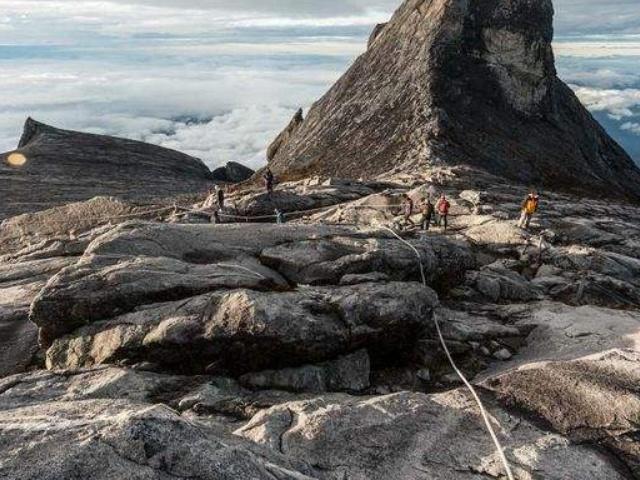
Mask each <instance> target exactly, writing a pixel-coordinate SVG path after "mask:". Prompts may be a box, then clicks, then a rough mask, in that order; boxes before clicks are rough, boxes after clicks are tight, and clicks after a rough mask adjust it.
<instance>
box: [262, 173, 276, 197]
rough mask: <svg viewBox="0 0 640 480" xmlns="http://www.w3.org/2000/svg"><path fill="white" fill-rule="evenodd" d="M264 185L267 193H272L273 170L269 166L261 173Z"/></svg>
mask: <svg viewBox="0 0 640 480" xmlns="http://www.w3.org/2000/svg"><path fill="white" fill-rule="evenodd" d="M263 178H264V183H265V186H266V187H267V193H269V194H272V193H273V182H274V181H275V177H274V176H273V172H272V171H271V169H270V168H267V171H266V172H264V175H263Z"/></svg>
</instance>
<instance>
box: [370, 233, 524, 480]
mask: <svg viewBox="0 0 640 480" xmlns="http://www.w3.org/2000/svg"><path fill="white" fill-rule="evenodd" d="M382 228H383V229H384V230H387V231H389V232H391V234H392V235H393V236H394V237H396V238H397V239H398V240H400V241H401V242H402V243H404V244H405V245H407V246H408V247H409V248H411V250H413V252H414V253H415V254H416V256H417V257H418V263H419V265H420V276H421V277H422V283H423V284H424V286H425V287H428V285H427V278H426V275H425V273H424V264H423V263H422V256H421V255H420V252H419V251H418V249H417V248H416V247H415V246H413V245H412V244H411V243H409V242H408V241H406V240H405V239H404V238H402V237H401V236H400V235H398V234H397V233H396V232H394V231H393V230H392V229H390V228H389V227H384V226H383V227H382ZM433 323H434V324H435V326H436V331H437V332H438V337H439V339H440V344H441V345H442V348H443V350H444V352H445V354H446V356H447V359H448V360H449V363H450V364H451V366H452V367H453V369H454V371H455V372H456V374H457V375H458V377H460V379H461V380H462V382H463V383H464V384H465V386H466V387H467V389H468V390H469V391H470V392H471V395H472V396H473V398H474V399H475V401H476V403H477V405H478V408H479V409H480V413H481V415H482V419H483V420H484V424H485V426H486V427H487V431H488V432H489V435H490V436H491V439H492V440H493V443H494V445H495V446H496V451H497V452H498V456H499V457H500V460H501V462H502V465H503V466H504V470H505V473H506V475H507V478H508V480H514V476H513V473H512V472H511V466H510V465H509V461H508V460H507V457H506V455H505V454H504V448H503V447H502V444H501V443H500V440H499V439H498V436H497V435H496V433H495V431H494V429H493V426H492V425H491V421H490V420H489V415H488V414H487V411H486V410H485V408H484V405H483V403H482V400H480V396H479V395H478V393H477V392H476V390H475V388H473V385H471V382H469V380H467V378H466V377H465V376H464V374H463V373H462V371H461V370H460V369H459V368H458V366H457V365H456V362H455V361H454V360H453V356H452V355H451V352H450V351H449V347H448V346H447V342H446V341H445V339H444V336H443V335H442V330H441V328H440V321H439V320H438V316H437V314H436V313H434V315H433ZM496 422H497V420H496Z"/></svg>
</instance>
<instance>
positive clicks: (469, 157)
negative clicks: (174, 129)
mask: <svg viewBox="0 0 640 480" xmlns="http://www.w3.org/2000/svg"><path fill="white" fill-rule="evenodd" d="M552 40H553V4H552V2H551V0H490V1H483V2H479V1H470V0H432V1H430V0H407V1H406V2H404V4H403V5H402V6H401V7H400V8H399V9H398V11H397V12H396V13H395V15H394V16H393V18H392V19H391V20H390V22H389V23H388V24H384V25H380V26H377V27H376V29H375V30H374V32H373V34H372V36H371V39H370V41H369V48H368V50H367V51H366V52H365V53H364V54H362V55H361V56H360V57H359V58H358V59H357V60H356V61H355V63H354V64H353V65H352V66H351V68H350V69H349V70H348V71H347V72H346V73H345V74H344V76H343V77H342V78H341V79H340V80H338V82H337V83H336V84H335V85H334V86H333V87H332V88H331V89H330V90H329V92H327V93H326V94H325V95H324V96H323V97H322V98H321V99H320V100H319V101H318V102H316V103H315V104H314V105H313V107H312V108H311V110H310V111H309V113H308V115H307V117H306V119H304V121H303V122H302V123H295V124H294V125H293V126H292V125H289V126H288V127H287V129H285V131H284V132H283V134H281V135H280V136H279V137H278V139H277V140H276V142H275V143H277V148H275V149H272V151H271V153H272V155H271V156H270V164H271V168H272V169H273V170H274V171H275V172H276V173H277V174H279V175H280V176H284V177H290V178H295V177H302V176H305V175H309V174H322V175H335V176H342V177H362V176H364V177H369V178H370V177H376V176H379V175H382V174H388V173H390V172H392V173H397V172H402V173H409V174H422V173H428V171H429V170H430V169H431V168H433V167H436V166H442V165H446V166H464V167H471V169H470V170H471V171H475V170H482V171H484V172H488V173H491V174H493V175H498V176H500V177H503V178H506V179H509V180H510V181H515V182H517V183H520V184H524V185H536V186H539V187H550V188H554V189H561V190H569V191H578V192H581V193H584V192H586V191H588V192H589V193H591V194H593V193H594V192H598V194H603V195H609V196H617V197H625V198H627V199H635V200H637V199H640V170H639V169H638V167H637V166H636V165H635V164H634V162H633V161H632V160H631V158H630V157H629V156H628V155H627V153H626V152H624V150H623V149H622V148H621V147H620V146H619V145H617V144H616V143H615V142H614V141H613V140H612V139H611V138H610V137H609V136H608V135H607V134H606V132H605V131H604V130H603V128H602V127H601V126H600V125H599V124H598V123H597V122H596V121H595V120H594V119H593V117H592V116H591V115H590V114H589V113H588V112H587V111H586V109H585V108H584V107H583V106H582V105H581V104H580V102H579V100H578V99H577V97H576V96H575V95H574V93H573V92H572V91H571V90H570V89H569V87H567V86H566V85H565V84H564V83H563V82H562V81H561V80H560V79H559V78H558V77H557V74H556V69H555V61H554V55H553V50H552V45H551V42H552Z"/></svg>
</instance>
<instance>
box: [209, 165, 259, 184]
mask: <svg viewBox="0 0 640 480" xmlns="http://www.w3.org/2000/svg"><path fill="white" fill-rule="evenodd" d="M254 173H255V172H254V171H253V170H252V169H250V168H249V167H245V166H244V165H242V164H241V163H237V162H229V163H227V164H226V165H225V166H224V167H220V168H216V169H215V170H214V171H213V172H212V173H211V176H212V178H213V180H216V181H218V182H227V183H241V182H244V181H245V180H249V179H250V178H251V176H252V175H253V174H254Z"/></svg>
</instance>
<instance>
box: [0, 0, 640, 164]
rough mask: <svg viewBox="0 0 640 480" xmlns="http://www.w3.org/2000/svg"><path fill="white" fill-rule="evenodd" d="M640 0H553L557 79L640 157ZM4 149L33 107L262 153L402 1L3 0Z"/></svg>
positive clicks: (230, 156) (146, 136)
mask: <svg viewBox="0 0 640 480" xmlns="http://www.w3.org/2000/svg"><path fill="white" fill-rule="evenodd" d="M639 2H640V0H610V1H607V2H602V1H596V0H556V2H555V5H556V39H557V41H556V45H555V47H556V53H557V55H558V66H559V72H560V75H561V76H562V77H563V78H564V79H565V80H566V81H567V82H569V83H570V84H571V85H572V87H573V88H574V89H575V90H576V92H577V93H578V95H579V96H580V98H581V99H582V100H583V102H584V103H585V104H587V106H588V107H589V108H590V109H591V110H592V111H593V112H594V114H595V115H596V116H597V118H598V119H599V120H600V121H601V122H602V123H603V124H605V127H606V128H607V129H608V130H609V131H610V132H611V133H612V135H614V137H616V138H617V139H618V140H619V141H620V142H622V143H623V144H624V146H625V147H626V148H627V149H628V150H629V151H630V153H632V155H634V156H635V157H636V158H640V5H639ZM0 3H1V7H0V151H3V150H9V149H11V148H13V147H14V146H15V144H16V142H17V138H18V137H19V134H20V130H21V126H22V123H23V122H24V119H25V117H26V116H28V115H32V116H34V117H35V118H37V119H39V120H42V121H45V122H49V123H53V124H56V125H59V126H62V127H66V128H74V129H81V130H86V131H92V132H96V133H107V134H113V135H122V136H126V137H130V138H136V139H140V140H145V141H149V142H154V143H157V144H160V145H164V146H168V147H172V148H177V149H180V150H183V151H185V152H187V153H190V154H192V155H195V156H198V157H200V158H202V159H203V160H205V161H206V162H207V163H208V164H209V165H210V166H216V165H219V164H223V163H225V162H227V161H229V160H236V161H242V162H244V163H248V164H250V165H252V166H258V165H260V164H261V163H262V162H264V151H265V148H266V145H267V144H268V142H269V141H270V140H271V139H272V138H273V137H274V136H275V134H276V133H277V132H278V131H279V130H280V129H281V128H282V127H283V126H284V125H285V124H286V123H287V122H288V120H289V118H290V117H291V115H293V113H294V112H295V110H296V109H297V108H298V107H299V106H304V107H307V106H309V105H310V104H311V103H312V102H313V101H314V100H315V99H317V98H318V97H319V96H320V95H322V93H324V92H325V91H326V89H327V88H328V87H329V86H330V85H331V84H332V83H333V82H334V81H335V80H336V79H337V78H338V77H339V76H340V75H341V73H343V72H344V71H345V70H346V68H348V65H349V64H350V63H351V62H352V61H353V59H354V58H355V57H356V56H357V55H358V54H359V53H361V52H362V51H363V50H364V48H365V45H366V39H367V37H368V34H369V32H370V30H371V28H372V27H373V25H375V23H377V22H381V21H384V20H386V19H388V18H389V16H390V15H391V13H392V12H393V10H394V9H395V8H396V7H397V6H398V4H399V2H398V1H395V0H394V1H391V0H233V1H232V0H110V1H105V0H102V1H76V0H0Z"/></svg>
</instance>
